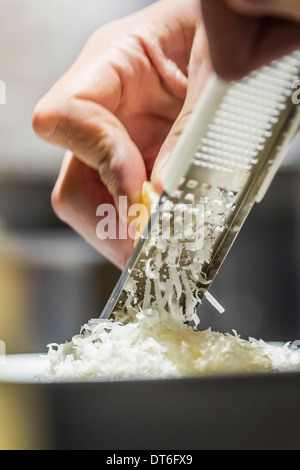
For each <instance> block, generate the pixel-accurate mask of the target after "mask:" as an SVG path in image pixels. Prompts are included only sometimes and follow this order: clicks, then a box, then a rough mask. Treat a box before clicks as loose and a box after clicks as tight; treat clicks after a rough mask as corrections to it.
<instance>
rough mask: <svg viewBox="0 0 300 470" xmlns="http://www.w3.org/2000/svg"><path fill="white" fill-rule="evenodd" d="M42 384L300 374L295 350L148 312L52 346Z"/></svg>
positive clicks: (94, 325)
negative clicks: (47, 382) (214, 375)
mask: <svg viewBox="0 0 300 470" xmlns="http://www.w3.org/2000/svg"><path fill="white" fill-rule="evenodd" d="M48 358H49V367H48V369H47V370H46V371H45V372H44V374H43V376H41V377H39V380H41V381H73V382H74V381H76V382H78V381H93V380H105V381H115V380H124V379H125V380H134V379H167V378H182V377H195V376H203V375H212V374H232V373H248V372H258V373H259V372H283V371H287V370H289V371H294V370H300V353H299V352H298V350H293V349H291V348H290V347H289V345H288V344H287V345H285V346H284V347H277V346H274V345H270V344H267V343H265V342H264V341H262V340H260V341H258V340H255V339H249V341H246V340H243V339H241V338H240V337H239V336H238V335H237V334H236V333H235V332H234V333H233V334H221V333H217V332H213V331H211V330H206V331H197V330H195V329H194V328H192V327H189V326H187V325H185V324H184V323H182V321H181V319H180V317H179V316H178V315H170V312H156V311H154V310H148V311H143V312H140V313H139V314H138V315H137V318H136V320H135V321H134V322H130V323H128V324H122V323H119V322H113V321H109V320H92V321H90V322H89V323H88V324H87V325H85V326H84V327H83V329H82V331H81V334H80V335H78V336H75V337H74V338H73V339H72V341H71V342H69V343H66V344H61V345H58V344H52V345H50V346H49V352H48Z"/></svg>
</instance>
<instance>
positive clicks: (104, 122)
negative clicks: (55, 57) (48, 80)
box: [34, 96, 146, 207]
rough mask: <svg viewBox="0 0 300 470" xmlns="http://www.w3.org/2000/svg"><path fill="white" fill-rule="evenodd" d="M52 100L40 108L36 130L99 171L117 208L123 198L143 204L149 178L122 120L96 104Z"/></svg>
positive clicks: (35, 120)
mask: <svg viewBox="0 0 300 470" xmlns="http://www.w3.org/2000/svg"><path fill="white" fill-rule="evenodd" d="M50 98H51V96H50V97H47V98H46V100H45V102H44V103H42V104H41V105H40V107H38V108H37V110H36V112H35V117H34V128H35V131H36V132H37V134H39V135H40V136H41V137H43V138H44V139H46V140H47V141H49V142H51V143H54V144H56V145H59V146H62V147H64V148H67V149H69V150H70V151H72V152H73V153H74V154H75V155H76V156H77V158H79V159H80V160H81V161H82V162H83V163H85V164H86V165H87V166H89V167H90V168H92V169H93V170H96V171H98V172H99V174H100V177H101V180H102V182H103V183H104V185H105V186H106V187H107V189H108V191H109V192H110V194H111V195H112V196H113V198H114V201H115V203H116V205H117V207H118V200H119V197H120V196H121V195H126V196H128V198H129V204H133V203H136V202H139V201H140V197H141V190H142V184H143V182H144V181H145V179H146V168H145V164H144V161H143V158H142V156H141V154H140V152H139V150H138V148H137V147H136V145H135V144H134V142H133V141H132V140H131V138H130V136H129V135H128V133H127V131H126V130H125V128H124V127H123V126H122V124H121V123H120V121H119V120H118V119H117V118H116V117H115V116H114V115H113V114H112V113H111V112H110V111H109V110H107V109H105V108H104V107H102V106H101V105H99V104H97V103H93V102H91V101H87V100H81V99H77V98H69V99H68V100H67V102H65V103H64V104H61V103H57V101H56V100H53V101H52V103H51V104H49V99H50Z"/></svg>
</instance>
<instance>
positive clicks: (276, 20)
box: [202, 0, 300, 80]
mask: <svg viewBox="0 0 300 470" xmlns="http://www.w3.org/2000/svg"><path fill="white" fill-rule="evenodd" d="M202 12H203V18H204V21H205V24H206V30H207V36H208V40H209V46H210V53H211V58H212V62H213V66H214V69H215V71H216V72H217V74H218V75H219V76H220V77H221V78H223V79H225V80H237V79H239V78H241V77H243V76H244V75H247V74H248V73H249V72H251V71H252V70H254V69H257V68H258V67H260V66H262V65H264V64H266V63H268V62H270V61H272V60H274V59H276V58H278V57H280V56H282V55H284V54H288V53H290V52H291V51H293V50H295V49H299V47H300V0H202Z"/></svg>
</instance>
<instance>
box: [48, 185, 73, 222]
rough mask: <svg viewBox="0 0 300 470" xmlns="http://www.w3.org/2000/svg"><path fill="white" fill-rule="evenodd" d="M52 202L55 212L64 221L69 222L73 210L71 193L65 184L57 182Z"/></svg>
mask: <svg viewBox="0 0 300 470" xmlns="http://www.w3.org/2000/svg"><path fill="white" fill-rule="evenodd" d="M51 204H52V208H53V210H54V213H55V214H56V215H57V217H58V218H59V219H60V220H62V221H63V222H66V223H69V222H70V218H71V212H72V202H71V197H70V194H68V192H67V191H66V190H65V186H64V184H60V183H58V182H57V183H56V185H55V186H54V188H53V191H52V194H51Z"/></svg>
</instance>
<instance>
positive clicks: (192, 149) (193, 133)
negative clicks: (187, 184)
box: [162, 74, 230, 195]
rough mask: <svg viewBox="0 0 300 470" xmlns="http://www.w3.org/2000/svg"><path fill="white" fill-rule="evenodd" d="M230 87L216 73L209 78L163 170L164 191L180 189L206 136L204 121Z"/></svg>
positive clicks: (170, 192)
mask: <svg viewBox="0 0 300 470" xmlns="http://www.w3.org/2000/svg"><path fill="white" fill-rule="evenodd" d="M229 87H230V84H229V83H226V82H223V81H221V80H220V79H219V78H218V77H217V76H216V75H215V74H213V75H212V76H211V77H210V78H209V80H208V82H207V84H206V86H205V88H204V90H203V92H202V93H201V97H200V99H199V101H198V103H197V104H196V107H195V110H194V111H193V113H192V115H191V117H190V120H189V122H188V124H187V126H186V127H185V130H184V131H183V133H182V134H181V136H180V138H179V140H178V143H177V145H176V148H175V149H174V152H173V153H172V155H171V157H170V158H169V160H168V162H167V164H166V166H165V168H164V170H163V176H162V185H163V188H164V191H166V193H168V194H169V195H171V194H173V193H174V191H176V189H178V187H179V185H180V180H181V179H182V178H183V177H184V176H185V175H186V173H187V171H188V169H189V167H190V164H191V160H192V159H193V158H194V155H195V153H196V151H197V148H198V146H199V144H200V142H201V140H202V139H203V138H204V137H205V134H206V132H207V127H205V126H203V123H209V122H210V120H211V117H212V116H213V115H214V113H215V112H216V111H217V109H218V107H219V104H220V101H221V99H222V97H223V96H224V95H225V94H226V92H227V90H228V88H229Z"/></svg>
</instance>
